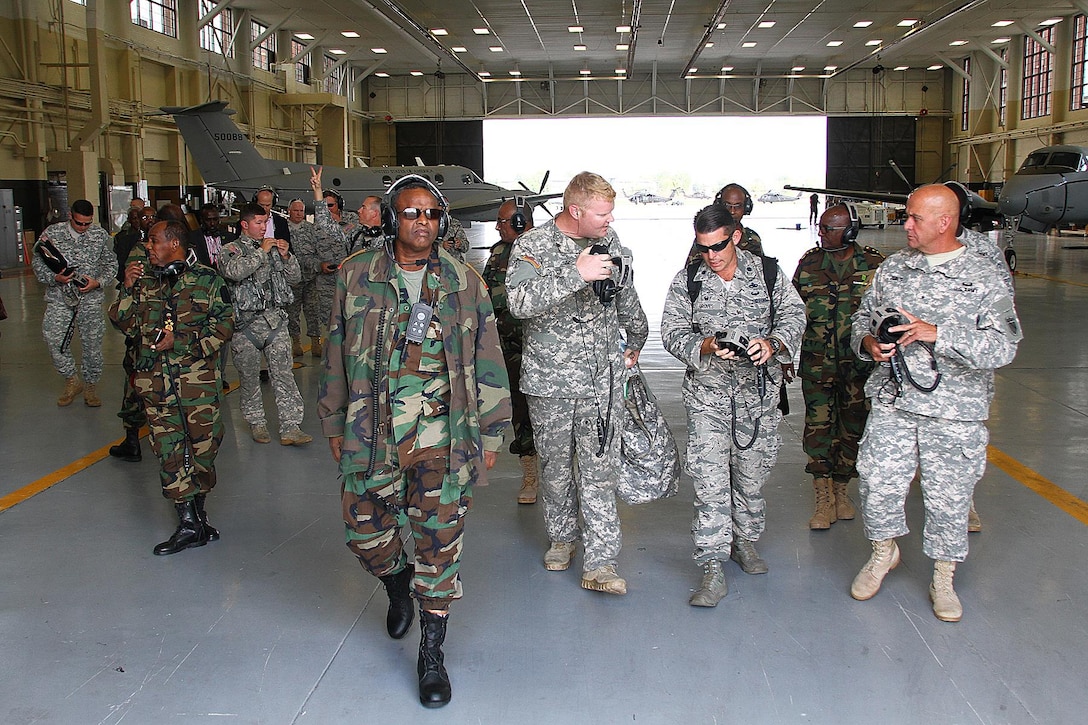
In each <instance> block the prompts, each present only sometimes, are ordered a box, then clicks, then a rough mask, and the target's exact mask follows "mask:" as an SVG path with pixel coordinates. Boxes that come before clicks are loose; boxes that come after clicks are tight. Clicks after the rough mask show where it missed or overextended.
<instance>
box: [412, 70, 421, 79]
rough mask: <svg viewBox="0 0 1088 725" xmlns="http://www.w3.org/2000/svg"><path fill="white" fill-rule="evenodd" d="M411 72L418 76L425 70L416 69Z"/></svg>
mask: <svg viewBox="0 0 1088 725" xmlns="http://www.w3.org/2000/svg"><path fill="white" fill-rule="evenodd" d="M409 72H410V73H411V74H412V75H414V76H417V77H418V76H421V75H423V71H421V70H414V71H409Z"/></svg>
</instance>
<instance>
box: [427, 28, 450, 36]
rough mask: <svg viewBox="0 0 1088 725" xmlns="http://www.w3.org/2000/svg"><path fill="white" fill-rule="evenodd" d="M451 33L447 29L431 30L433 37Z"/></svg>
mask: <svg viewBox="0 0 1088 725" xmlns="http://www.w3.org/2000/svg"><path fill="white" fill-rule="evenodd" d="M449 34H450V31H448V30H446V29H445V28H431V35H449Z"/></svg>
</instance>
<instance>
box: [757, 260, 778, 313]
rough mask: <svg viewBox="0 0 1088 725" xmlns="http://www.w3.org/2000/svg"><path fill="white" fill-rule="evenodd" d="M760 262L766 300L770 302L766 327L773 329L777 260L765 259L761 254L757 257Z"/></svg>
mask: <svg viewBox="0 0 1088 725" xmlns="http://www.w3.org/2000/svg"><path fill="white" fill-rule="evenodd" d="M759 259H760V261H761V262H763V283H764V284H766V285H767V299H769V300H770V302H771V313H770V315H769V316H768V317H769V319H770V324H769V325H768V327H769V328H770V329H771V330H773V329H774V283H775V282H776V281H777V280H778V260H777V259H775V258H774V257H766V256H763V255H762V254H761V255H760V256H759Z"/></svg>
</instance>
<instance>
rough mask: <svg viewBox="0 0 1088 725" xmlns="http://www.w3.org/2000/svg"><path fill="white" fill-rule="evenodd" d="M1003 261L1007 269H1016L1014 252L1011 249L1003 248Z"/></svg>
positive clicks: (1013, 270)
mask: <svg viewBox="0 0 1088 725" xmlns="http://www.w3.org/2000/svg"><path fill="white" fill-rule="evenodd" d="M1005 263H1006V264H1008V265H1009V271H1010V272H1015V271H1016V252H1015V251H1013V250H1011V249H1006V250H1005Z"/></svg>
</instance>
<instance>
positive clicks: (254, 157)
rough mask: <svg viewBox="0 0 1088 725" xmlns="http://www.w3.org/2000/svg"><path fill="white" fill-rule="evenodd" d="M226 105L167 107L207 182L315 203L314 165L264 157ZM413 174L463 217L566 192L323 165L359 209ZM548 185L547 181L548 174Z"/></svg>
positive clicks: (465, 176)
mask: <svg viewBox="0 0 1088 725" xmlns="http://www.w3.org/2000/svg"><path fill="white" fill-rule="evenodd" d="M226 106H227V104H226V102H225V101H212V102H210V103H204V104H201V105H199V106H191V107H188V108H184V107H163V108H162V111H163V112H164V113H168V114H171V115H173V117H174V121H175V122H176V123H177V125H178V130H179V131H180V132H181V135H182V138H184V139H185V144H186V146H188V147H189V153H191V154H192V155H193V160H194V161H195V162H196V166H197V168H198V169H200V175H201V176H203V177H204V183H206V184H207V185H208V186H214V187H215V188H217V189H225V190H227V191H231V192H234V193H235V194H238V195H240V196H241V197H243V198H245V199H249V198H251V197H252V196H253V194H254V193H256V191H257V190H258V189H260V188H261V187H272V188H273V189H275V190H276V193H277V194H278V196H279V200H280V203H281V204H284V205H285V204H286V203H287V200H289V199H291V198H296V197H297V198H300V199H304V200H306V203H307V204H310V203H312V201H313V190H312V189H310V164H304V163H298V162H294V161H277V160H273V159H266V158H264V157H263V156H261V154H260V152H259V151H257V148H256V147H255V146H254V145H253V144H252V143H250V141H249V139H248V138H246V135H245V134H244V133H242V131H241V129H239V128H238V126H237V125H236V124H235V123H234V121H232V120H231V119H230V116H231V114H233V113H234V111H231V110H229V109H227V107H226ZM417 161H418V159H417ZM408 174H419V175H420V176H424V177H426V178H428V179H430V180H431V181H433V182H434V184H435V186H437V187H438V188H439V190H441V192H442V194H443V195H444V196H445V197H446V199H447V200H448V201H449V205H450V213H451V214H453V216H455V217H457V218H458V219H459V220H461V221H494V220H495V215H496V213H497V211H498V208H499V206H500V205H501V204H502V203H503V202H504V201H506V200H507V199H513V198H515V197H516V198H518V199H524V201H525V203H527V204H532V205H537V204H540V203H542V202H544V201H547V200H548V199H552V198H555V197H559V196H562V194H544V193H540V192H542V191H543V187H544V185H543V184H541V188H540V191H538V192H535V193H534V192H533V191H532V190H530V189H528V187H525V189H524V190H514V189H504V188H502V187H501V186H496V185H495V184H489V183H487V182H486V181H484V180H483V179H481V178H480V177H479V176H477V175H476V172H474V171H473V170H472V169H469V168H467V167H465V166H447V165H438V166H425V165H423V164H420V165H418V166H380V167H365V168H358V169H348V168H344V167H338V166H323V167H322V177H321V178H322V182H323V183H324V184H325V187H326V188H328V189H334V190H335V191H336V192H337V193H338V194H340V196H342V197H343V198H344V203H345V205H346V207H347V208H348V209H354V208H356V207H358V206H359V205H361V204H362V203H363V199H364V198H366V197H367V196H371V195H374V196H384V194H385V190H386V189H388V188H389V187H390V185H392V184H393V182H394V181H396V180H397V179H399V178H400V177H402V176H406V175H408ZM544 183H547V176H545V177H544ZM522 186H523V187H524V186H525V185H524V184H522ZM526 191H528V192H529V193H525V192H526Z"/></svg>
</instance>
